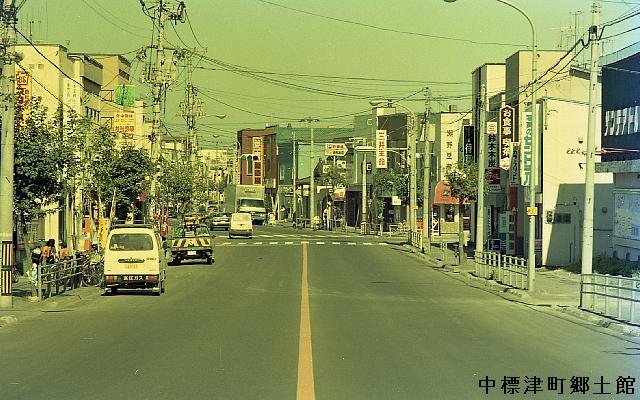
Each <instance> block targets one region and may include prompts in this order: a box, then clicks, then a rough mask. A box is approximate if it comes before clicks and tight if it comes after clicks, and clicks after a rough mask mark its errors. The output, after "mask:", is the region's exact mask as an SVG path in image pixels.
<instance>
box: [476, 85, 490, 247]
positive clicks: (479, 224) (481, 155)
mask: <svg viewBox="0 0 640 400" xmlns="http://www.w3.org/2000/svg"><path fill="white" fill-rule="evenodd" d="M480 96H482V97H481V98H480V99H476V101H477V102H478V103H477V106H476V110H478V112H479V113H480V126H479V127H478V196H477V201H476V254H477V253H480V252H482V251H484V219H485V215H484V211H485V210H484V183H485V165H486V161H485V157H486V139H487V107H488V104H487V103H488V102H487V86H486V85H485V84H484V83H483V84H482V86H481V87H480Z"/></svg>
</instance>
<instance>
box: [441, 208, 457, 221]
mask: <svg viewBox="0 0 640 400" xmlns="http://www.w3.org/2000/svg"><path fill="white" fill-rule="evenodd" d="M445 207H446V208H445V211H444V222H455V220H456V206H455V205H453V204H447V205H446V206H445Z"/></svg>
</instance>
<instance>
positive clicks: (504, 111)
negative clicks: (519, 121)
mask: <svg viewBox="0 0 640 400" xmlns="http://www.w3.org/2000/svg"><path fill="white" fill-rule="evenodd" d="M500 135H501V139H502V141H501V144H500V168H502V169H505V170H509V167H511V149H512V145H511V143H512V142H513V107H510V106H504V107H502V108H501V109H500Z"/></svg>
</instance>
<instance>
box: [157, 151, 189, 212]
mask: <svg viewBox="0 0 640 400" xmlns="http://www.w3.org/2000/svg"><path fill="white" fill-rule="evenodd" d="M161 162H162V175H161V176H160V180H159V182H160V187H161V190H160V204H161V205H162V206H163V207H168V208H171V209H178V211H179V212H180V213H184V212H185V211H186V207H187V206H188V205H189V203H190V202H191V200H192V199H193V197H194V192H195V179H194V174H193V171H192V169H191V168H190V167H189V164H188V163H187V162H184V161H171V160H167V159H163V160H162V161H161Z"/></svg>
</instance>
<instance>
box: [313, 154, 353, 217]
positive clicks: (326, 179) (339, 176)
mask: <svg viewBox="0 0 640 400" xmlns="http://www.w3.org/2000/svg"><path fill="white" fill-rule="evenodd" d="M345 175H346V174H345V173H344V171H340V170H339V169H338V168H336V167H335V165H332V166H331V167H330V168H329V170H328V171H327V172H326V173H324V174H322V176H321V177H320V184H321V185H325V186H330V187H331V192H332V193H333V191H334V190H335V189H337V188H338V187H345V186H346V185H347V178H346V176H345ZM329 207H330V210H331V215H332V216H335V215H334V214H333V196H331V200H330V203H329Z"/></svg>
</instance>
